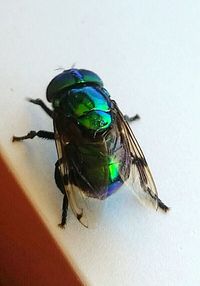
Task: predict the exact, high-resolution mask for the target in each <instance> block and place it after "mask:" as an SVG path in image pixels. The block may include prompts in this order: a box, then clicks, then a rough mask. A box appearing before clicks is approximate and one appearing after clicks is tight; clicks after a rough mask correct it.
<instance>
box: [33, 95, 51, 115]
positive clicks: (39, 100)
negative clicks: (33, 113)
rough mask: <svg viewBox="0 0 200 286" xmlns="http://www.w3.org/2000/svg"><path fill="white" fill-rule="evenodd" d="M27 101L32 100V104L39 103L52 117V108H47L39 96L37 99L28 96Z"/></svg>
mask: <svg viewBox="0 0 200 286" xmlns="http://www.w3.org/2000/svg"><path fill="white" fill-rule="evenodd" d="M28 101H29V102H32V103H33V104H36V105H39V106H40V107H41V108H42V109H43V110H44V111H45V112H46V113H47V114H48V115H49V116H50V117H51V118H53V110H51V109H50V108H48V107H47V106H46V104H45V103H44V102H43V101H42V100H41V99H40V98H37V99H32V98H28Z"/></svg>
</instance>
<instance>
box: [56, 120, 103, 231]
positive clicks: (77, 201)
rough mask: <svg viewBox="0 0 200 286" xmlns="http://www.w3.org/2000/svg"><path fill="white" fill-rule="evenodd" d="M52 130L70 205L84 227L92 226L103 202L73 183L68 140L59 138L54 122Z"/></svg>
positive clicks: (95, 222)
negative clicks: (68, 155)
mask: <svg viewBox="0 0 200 286" xmlns="http://www.w3.org/2000/svg"><path fill="white" fill-rule="evenodd" d="M54 130H55V138H56V148H57V153H58V160H59V170H60V172H61V175H62V179H63V185H64V189H65V192H66V194H67V197H68V201H69V204H70V207H71V209H72V212H73V213H74V215H75V217H76V218H77V219H78V220H79V222H80V223H81V224H82V225H83V226H85V227H86V228H88V227H89V228H92V227H94V226H96V224H97V222H98V220H99V218H100V213H101V212H102V207H103V203H102V202H101V201H100V202H99V201H98V203H97V200H95V199H93V198H88V197H87V196H86V195H85V194H84V193H83V192H82V190H81V189H80V188H79V187H78V186H77V185H76V184H74V182H75V181H76V180H75V178H73V176H74V174H73V171H72V166H70V164H69V161H68V158H67V155H66V152H65V147H66V145H67V144H68V142H67V141H65V139H64V140H63V138H61V136H60V135H59V132H58V130H57V128H56V124H55V122H54Z"/></svg>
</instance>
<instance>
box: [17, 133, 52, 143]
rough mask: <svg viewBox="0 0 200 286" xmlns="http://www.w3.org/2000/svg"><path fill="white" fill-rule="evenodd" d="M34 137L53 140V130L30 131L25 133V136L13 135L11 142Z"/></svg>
mask: <svg viewBox="0 0 200 286" xmlns="http://www.w3.org/2000/svg"><path fill="white" fill-rule="evenodd" d="M34 137H39V138H42V139H48V140H55V136H54V133H53V132H50V131H44V130H40V131H38V132H36V131H33V130H32V131H30V132H29V133H28V134H27V135H25V136H19V137H18V136H13V137H12V142H15V141H23V140H26V139H33V138H34Z"/></svg>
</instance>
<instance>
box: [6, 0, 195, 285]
mask: <svg viewBox="0 0 200 286" xmlns="http://www.w3.org/2000/svg"><path fill="white" fill-rule="evenodd" d="M199 13H200V2H199V1H147V0H146V1H139V0H138V1H115V2H114V1H17V2H16V1H6V2H4V4H3V3H1V9H0V35H1V41H0V50H1V53H0V62H1V64H0V77H1V90H0V102H1V104H0V106H1V111H0V112H1V121H0V134H1V139H0V146H1V150H2V151H3V153H4V154H5V156H6V157H7V158H8V162H10V164H11V166H12V168H13V170H15V172H16V175H17V176H18V177H19V179H20V180H21V182H22V184H23V185H24V186H25V190H26V193H27V194H28V196H29V197H30V199H31V200H32V202H33V203H34V204H35V206H36V207H37V208H38V210H39V212H40V214H41V216H42V218H43V220H44V221H45V223H46V224H47V226H48V228H49V229H50V231H51V232H52V234H53V235H54V236H55V237H56V238H57V240H58V242H59V244H60V245H61V246H62V247H63V250H64V252H65V253H66V255H68V256H70V257H71V260H72V263H73V264H74V265H75V267H76V269H79V270H78V271H79V274H80V275H81V276H82V277H84V279H85V281H87V282H85V283H86V284H87V285H95V286H102V285H104V286H107V285H115V286H118V285H120V286H121V285H137V286H140V285H141V286H144V285H154V286H157V285H159V286H160V285H162V286H166V285H170V286H171V285H176V286H186V285H193V286H197V285H199V284H200V224H199V220H200V189H199V186H200V153H199V146H200V132H199V130H200V129H199V128H200V126H199V125H200V118H199V117H200V37H199V31H200V18H199ZM73 63H76V67H78V68H86V69H91V70H93V71H95V72H97V73H98V74H99V75H100V76H101V77H102V79H103V80H104V83H105V86H106V88H107V89H108V90H109V91H110V93H111V95H112V97H113V98H114V99H115V100H116V101H117V102H118V104H119V106H120V107H121V109H122V110H123V112H124V113H126V114H130V115H132V114H135V113H136V112H137V113H139V114H140V115H141V117H142V120H141V121H140V122H137V123H135V125H134V126H133V128H134V132H135V134H136V136H137V138H138V140H139V142H140V144H141V146H142V148H143V150H144V152H145V154H146V157H147V160H148V162H149V165H150V167H151V169H152V172H153V174H154V178H155V180H156V183H157V187H158V190H159V195H160V197H161V198H162V199H163V201H164V202H166V203H167V204H169V206H171V211H170V212H169V214H167V215H163V214H161V213H158V212H153V211H152V210H149V209H145V208H143V206H141V205H140V204H139V203H138V202H137V201H136V200H135V198H134V197H133V196H132V194H131V193H128V192H126V190H125V189H124V190H122V191H121V192H119V193H117V194H116V195H114V196H112V197H111V198H109V200H108V203H107V205H106V209H105V211H104V214H103V217H102V220H101V221H100V223H99V225H98V227H97V228H96V229H92V230H87V229H84V228H83V227H82V226H81V225H80V224H79V223H78V222H77V221H76V220H75V218H74V216H73V215H72V213H71V211H69V217H68V226H67V228H66V229H65V230H64V231H62V230H60V229H59V228H58V227H57V223H58V222H59V220H60V206H61V203H62V196H61V195H60V193H59V192H58V191H57V189H56V186H55V183H54V180H53V172H54V162H55V160H56V151H55V147H54V143H53V142H46V141H44V142H43V141H41V140H39V139H35V140H34V141H32V142H31V141H29V142H28V141H27V142H24V143H22V144H11V142H10V137H11V136H12V135H13V134H16V135H23V134H25V133H26V132H27V131H29V130H31V129H32V130H39V129H46V130H51V129H52V124H51V122H50V120H49V118H48V117H47V116H46V115H45V114H44V113H43V112H42V111H41V110H40V108H38V107H37V106H34V105H31V104H29V103H28V102H26V101H25V100H24V98H25V97H32V98H37V97H40V98H43V99H45V89H46V86H47V84H48V82H49V81H50V79H51V78H52V77H53V76H55V75H56V74H57V73H58V72H59V71H55V69H56V68H58V67H65V68H69V67H71V65H72V64H73ZM34 235H36V234H34Z"/></svg>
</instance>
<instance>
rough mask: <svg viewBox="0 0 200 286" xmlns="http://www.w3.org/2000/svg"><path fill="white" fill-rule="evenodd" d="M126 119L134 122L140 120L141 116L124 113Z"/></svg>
mask: <svg viewBox="0 0 200 286" xmlns="http://www.w3.org/2000/svg"><path fill="white" fill-rule="evenodd" d="M124 119H125V120H126V121H127V122H129V123H130V122H133V121H135V120H138V119H140V116H139V115H138V114H136V115H134V116H131V117H130V116H128V115H124Z"/></svg>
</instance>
